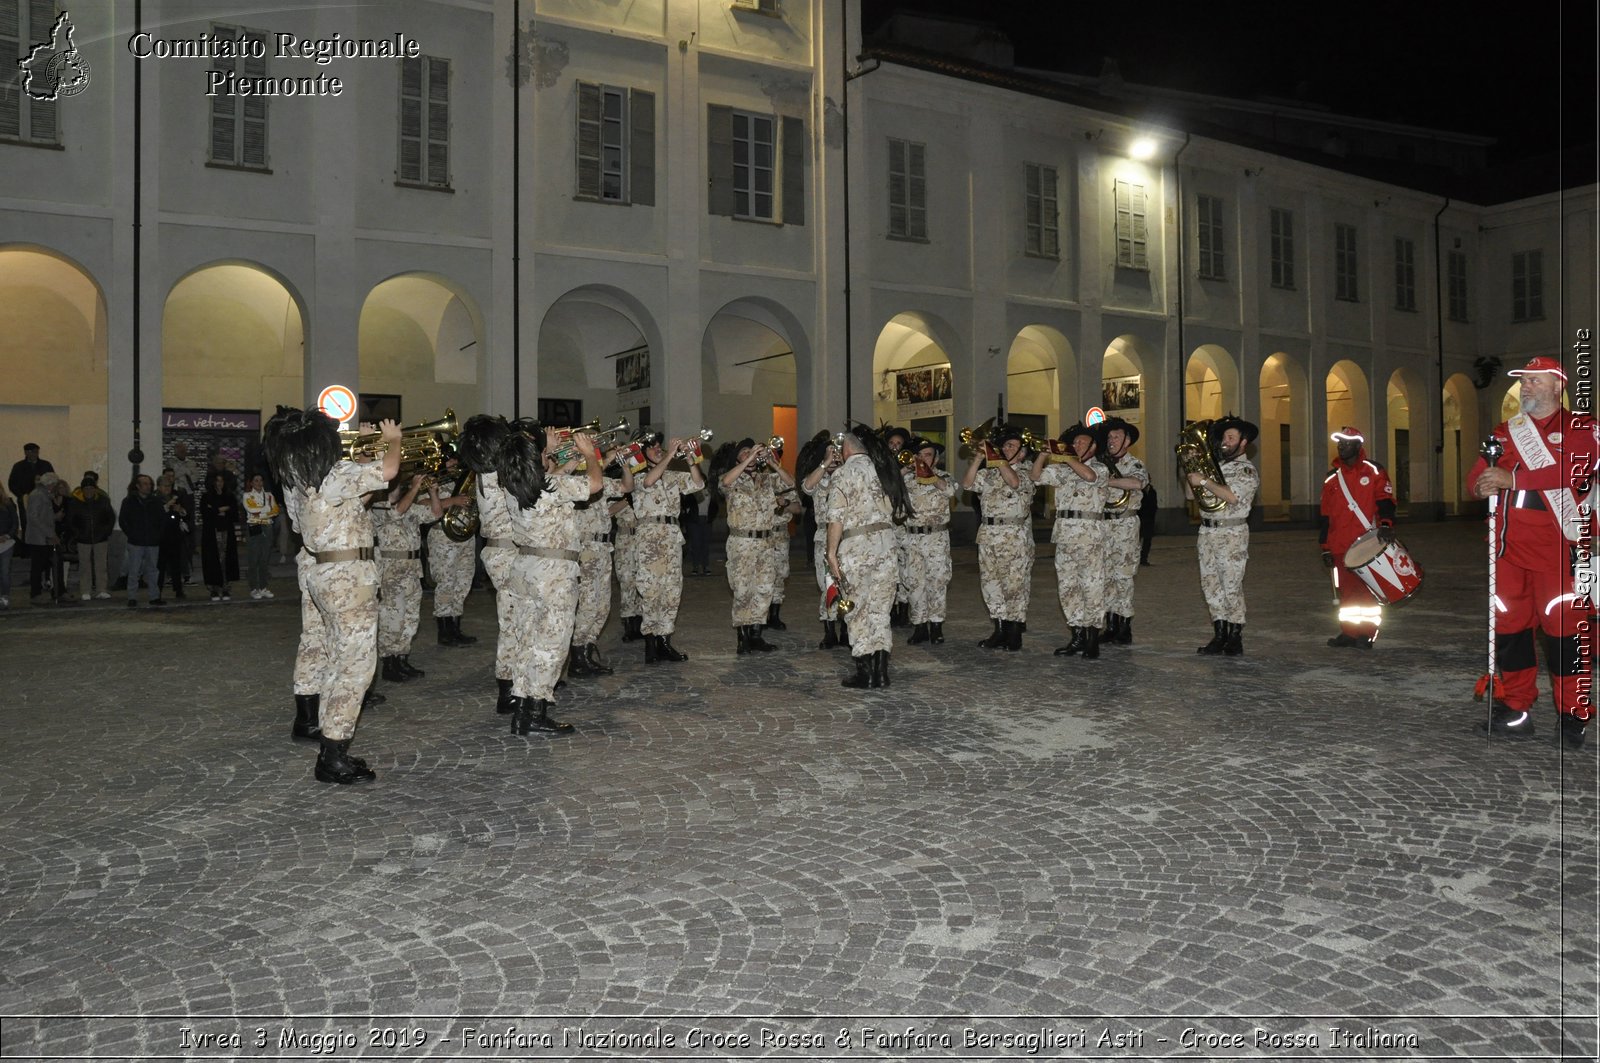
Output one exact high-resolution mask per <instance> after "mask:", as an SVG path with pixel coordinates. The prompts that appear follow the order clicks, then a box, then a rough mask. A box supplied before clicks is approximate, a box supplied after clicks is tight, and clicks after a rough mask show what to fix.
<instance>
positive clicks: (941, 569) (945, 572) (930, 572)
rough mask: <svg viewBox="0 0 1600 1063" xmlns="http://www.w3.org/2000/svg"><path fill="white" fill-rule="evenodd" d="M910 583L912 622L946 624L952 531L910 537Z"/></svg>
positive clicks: (907, 568)
mask: <svg viewBox="0 0 1600 1063" xmlns="http://www.w3.org/2000/svg"><path fill="white" fill-rule="evenodd" d="M906 540H907V542H906V581H907V583H908V584H909V590H910V592H911V598H910V601H911V622H912V623H913V624H926V623H928V622H930V621H935V622H938V623H941V624H942V623H944V608H945V592H946V591H948V590H949V589H950V576H951V574H952V571H953V569H952V567H951V563H950V532H949V530H948V529H944V528H941V529H940V530H938V531H932V532H919V533H915V534H913V533H909V532H908V533H907V534H906Z"/></svg>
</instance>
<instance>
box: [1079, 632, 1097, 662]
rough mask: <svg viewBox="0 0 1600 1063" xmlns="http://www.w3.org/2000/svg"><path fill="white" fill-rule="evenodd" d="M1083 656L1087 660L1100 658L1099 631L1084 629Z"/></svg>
mask: <svg viewBox="0 0 1600 1063" xmlns="http://www.w3.org/2000/svg"><path fill="white" fill-rule="evenodd" d="M1083 655H1084V657H1086V658H1087V659H1089V660H1091V661H1092V660H1094V659H1095V658H1097V657H1099V656H1100V629H1099V628H1097V627H1086V628H1084V629H1083Z"/></svg>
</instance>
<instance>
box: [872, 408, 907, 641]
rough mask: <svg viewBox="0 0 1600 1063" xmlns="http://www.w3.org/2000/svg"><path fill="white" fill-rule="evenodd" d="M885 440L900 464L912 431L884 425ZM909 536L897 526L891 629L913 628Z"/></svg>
mask: <svg viewBox="0 0 1600 1063" xmlns="http://www.w3.org/2000/svg"><path fill="white" fill-rule="evenodd" d="M878 434H879V435H880V436H881V437H882V438H883V442H884V445H885V446H887V447H888V448H889V459H890V460H891V461H894V462H899V461H900V460H901V459H900V453H901V451H903V450H905V449H906V447H908V446H910V445H911V439H912V436H911V430H910V429H908V428H901V427H899V426H898V425H892V424H891V425H884V426H883V427H882V428H880V429H879V430H878ZM908 547H909V536H908V535H907V533H906V529H905V525H903V524H897V525H895V528H894V558H895V561H894V563H895V585H894V609H893V611H891V612H890V614H889V626H890V627H909V626H911V577H910V571H909V567H908V566H909V565H910V563H911V558H910V555H909V553H908V552H907V550H908Z"/></svg>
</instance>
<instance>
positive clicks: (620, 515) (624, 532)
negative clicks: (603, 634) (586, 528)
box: [607, 457, 644, 642]
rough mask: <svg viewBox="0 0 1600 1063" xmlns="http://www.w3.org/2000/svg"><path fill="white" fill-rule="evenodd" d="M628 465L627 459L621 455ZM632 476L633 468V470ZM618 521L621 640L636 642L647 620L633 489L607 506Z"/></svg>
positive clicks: (617, 566) (617, 546)
mask: <svg viewBox="0 0 1600 1063" xmlns="http://www.w3.org/2000/svg"><path fill="white" fill-rule="evenodd" d="M622 461H623V467H624V468H628V465H627V461H628V459H627V458H626V457H624V458H623V459H622ZM630 478H631V471H630ZM607 508H608V509H610V510H611V516H612V518H613V519H614V520H615V521H616V528H617V535H616V542H615V545H614V547H613V553H614V555H615V556H614V563H615V567H616V570H617V614H618V617H617V618H618V619H619V620H621V621H622V641H623V642H637V641H638V640H639V639H642V638H644V632H642V631H640V630H639V625H640V624H641V623H643V621H644V616H643V614H644V604H643V602H642V601H641V600H640V598H639V557H638V552H637V551H636V550H635V549H634V542H635V539H634V532H635V530H636V529H637V527H638V521H637V519H636V518H635V516H634V512H633V493H632V492H631V491H630V492H629V493H628V494H626V495H623V496H622V497H621V498H619V499H617V500H616V501H615V502H613V503H611V505H610V506H608V507H607Z"/></svg>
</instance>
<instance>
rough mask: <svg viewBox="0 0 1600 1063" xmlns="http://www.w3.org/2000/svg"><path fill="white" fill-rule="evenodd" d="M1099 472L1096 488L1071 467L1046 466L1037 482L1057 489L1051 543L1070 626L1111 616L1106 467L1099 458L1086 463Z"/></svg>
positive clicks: (1092, 623)
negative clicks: (1105, 534)
mask: <svg viewBox="0 0 1600 1063" xmlns="http://www.w3.org/2000/svg"><path fill="white" fill-rule="evenodd" d="M1084 464H1085V465H1087V466H1089V468H1090V470H1091V471H1093V472H1094V475H1095V479H1094V482H1093V483H1091V482H1089V481H1088V480H1085V479H1083V478H1082V477H1081V476H1079V475H1078V474H1077V473H1076V472H1074V471H1073V469H1072V466H1071V465H1068V464H1067V463H1065V462H1061V463H1059V464H1050V465H1046V466H1045V467H1044V469H1043V470H1042V471H1041V472H1040V474H1039V479H1038V480H1037V481H1036V482H1037V483H1039V484H1040V485H1043V486H1049V487H1054V488H1055V489H1056V522H1055V526H1054V527H1053V528H1051V530H1050V541H1051V542H1053V543H1055V544H1056V596H1057V598H1058V599H1059V600H1060V602H1061V613H1062V615H1063V616H1064V617H1066V621H1067V624H1068V626H1070V627H1074V628H1083V627H1094V628H1098V627H1099V626H1100V621H1101V619H1102V618H1103V617H1104V616H1105V611H1106V610H1105V593H1106V586H1105V585H1106V559H1105V553H1104V543H1103V541H1102V533H1101V523H1102V521H1104V519H1105V516H1104V506H1105V482H1106V467H1105V466H1104V465H1102V464H1100V459H1099V458H1090V459H1089V460H1088V461H1086V462H1084Z"/></svg>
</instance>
